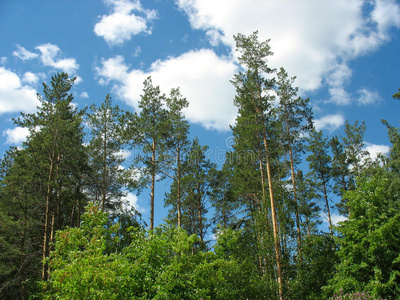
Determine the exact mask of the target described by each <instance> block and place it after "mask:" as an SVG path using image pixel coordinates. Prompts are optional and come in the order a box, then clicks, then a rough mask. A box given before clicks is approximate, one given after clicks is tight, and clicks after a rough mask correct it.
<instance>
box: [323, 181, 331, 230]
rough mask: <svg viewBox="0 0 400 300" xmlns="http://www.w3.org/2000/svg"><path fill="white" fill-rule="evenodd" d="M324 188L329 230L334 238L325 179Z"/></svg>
mask: <svg viewBox="0 0 400 300" xmlns="http://www.w3.org/2000/svg"><path fill="white" fill-rule="evenodd" d="M322 184H323V188H324V199H325V206H326V212H327V214H328V221H329V230H330V232H331V236H332V237H333V228H332V220H331V210H330V208H329V200H328V193H327V191H326V182H325V179H323V180H322Z"/></svg>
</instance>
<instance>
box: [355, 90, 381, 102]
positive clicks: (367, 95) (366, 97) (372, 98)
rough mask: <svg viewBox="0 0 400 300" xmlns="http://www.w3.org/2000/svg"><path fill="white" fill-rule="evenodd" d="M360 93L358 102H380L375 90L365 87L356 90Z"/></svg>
mask: <svg viewBox="0 0 400 300" xmlns="http://www.w3.org/2000/svg"><path fill="white" fill-rule="evenodd" d="M358 93H359V94H360V98H358V100H357V101H358V103H360V104H363V105H368V104H376V103H379V102H382V98H381V97H380V96H379V94H378V92H376V91H370V90H367V89H360V90H359V91H358Z"/></svg>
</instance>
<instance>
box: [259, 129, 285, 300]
mask: <svg viewBox="0 0 400 300" xmlns="http://www.w3.org/2000/svg"><path fill="white" fill-rule="evenodd" d="M263 140H264V147H265V155H266V161H267V177H268V188H269V197H270V200H271V214H272V227H273V232H274V248H275V257H276V269H277V273H278V274H277V275H278V292H279V299H280V300H283V281H282V265H281V253H280V242H279V228H278V217H277V215H276V208H275V199H274V190H273V186H272V174H271V163H270V157H269V151H268V144H267V138H266V132H265V128H264V137H263Z"/></svg>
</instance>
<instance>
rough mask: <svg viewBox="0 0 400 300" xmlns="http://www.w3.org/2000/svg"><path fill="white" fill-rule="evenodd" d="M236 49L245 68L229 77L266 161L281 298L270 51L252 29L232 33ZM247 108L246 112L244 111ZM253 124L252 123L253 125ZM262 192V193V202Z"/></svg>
mask: <svg viewBox="0 0 400 300" xmlns="http://www.w3.org/2000/svg"><path fill="white" fill-rule="evenodd" d="M234 39H235V42H236V50H237V51H238V52H239V58H238V59H239V62H240V63H241V64H242V65H243V66H244V67H245V68H246V69H247V72H246V73H245V74H243V73H242V72H240V73H239V74H237V75H235V78H234V79H233V80H232V83H233V84H234V86H235V88H236V92H237V96H236V98H235V104H236V105H237V106H238V107H239V114H240V115H247V122H248V124H249V126H251V128H253V129H255V130H254V131H253V134H254V133H255V134H256V136H258V137H259V138H260V141H261V143H262V145H263V155H262V156H263V157H261V153H260V158H265V165H266V174H267V176H266V179H267V183H268V191H269V200H270V208H271V216H272V227H273V236H274V249H275V258H276V266H277V268H276V270H277V281H278V294H279V299H283V281H282V265H281V254H280V234H279V228H278V226H279V225H278V218H277V208H276V194H275V192H274V184H273V174H272V156H271V153H272V151H273V148H272V147H271V141H270V140H269V138H268V134H269V130H271V129H273V127H274V126H273V119H274V118H273V110H272V103H273V101H274V97H273V96H271V93H270V91H271V90H272V89H273V86H274V79H268V76H270V75H271V74H272V73H274V70H273V69H271V68H270V67H269V66H268V61H267V59H268V57H269V56H270V55H272V52H271V50H270V46H269V44H268V43H269V40H267V41H264V42H259V41H258V32H254V33H253V34H251V35H250V36H248V37H246V36H245V35H243V34H238V35H236V36H234ZM245 111H247V114H246V113H245ZM253 124H254V125H253ZM263 163H264V159H263V160H261V159H260V174H261V182H262V187H263V189H262V190H263V191H264V185H266V182H265V181H264V175H263V174H264V171H263ZM265 196H266V195H265V194H264V195H263V199H264V200H263V201H264V202H265V199H266V197H265Z"/></svg>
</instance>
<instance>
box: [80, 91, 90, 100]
mask: <svg viewBox="0 0 400 300" xmlns="http://www.w3.org/2000/svg"><path fill="white" fill-rule="evenodd" d="M81 97H82V98H85V99H86V98H89V94H88V93H86V92H82V93H81Z"/></svg>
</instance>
